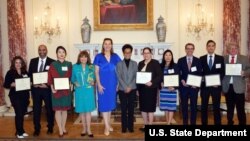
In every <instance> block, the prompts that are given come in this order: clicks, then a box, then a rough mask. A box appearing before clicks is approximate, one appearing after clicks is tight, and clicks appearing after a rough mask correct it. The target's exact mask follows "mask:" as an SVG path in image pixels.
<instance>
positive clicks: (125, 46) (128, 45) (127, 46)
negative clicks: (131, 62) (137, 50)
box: [122, 44, 133, 53]
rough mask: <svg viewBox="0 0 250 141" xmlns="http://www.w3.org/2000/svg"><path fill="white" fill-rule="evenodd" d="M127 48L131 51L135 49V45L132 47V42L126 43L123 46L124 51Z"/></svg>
mask: <svg viewBox="0 0 250 141" xmlns="http://www.w3.org/2000/svg"><path fill="white" fill-rule="evenodd" d="M126 49H130V50H131V52H132V51H133V47H132V45H130V44H125V45H123V47H122V52H123V53H124V51H125V50H126Z"/></svg>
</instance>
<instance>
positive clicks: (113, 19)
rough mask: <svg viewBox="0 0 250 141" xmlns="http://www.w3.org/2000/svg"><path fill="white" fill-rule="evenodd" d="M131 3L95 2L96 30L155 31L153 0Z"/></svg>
mask: <svg viewBox="0 0 250 141" xmlns="http://www.w3.org/2000/svg"><path fill="white" fill-rule="evenodd" d="M130 1H133V2H131V3H130V4H124V3H123V4H122V3H121V2H122V0H94V4H93V5H94V7H93V9H94V30H95V31H105V30H153V25H154V24H153V0H130ZM138 2H141V4H140V3H138ZM121 13H122V14H121ZM119 14H120V15H119Z"/></svg>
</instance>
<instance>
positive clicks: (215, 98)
mask: <svg viewBox="0 0 250 141" xmlns="http://www.w3.org/2000/svg"><path fill="white" fill-rule="evenodd" d="M210 96H211V97H212V104H213V115H214V124H215V125H221V113H220V100H221V89H220V88H215V87H206V88H203V89H202V90H201V122H202V125H207V124H208V103H209V97H210Z"/></svg>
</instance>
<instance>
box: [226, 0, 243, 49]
mask: <svg viewBox="0 0 250 141" xmlns="http://www.w3.org/2000/svg"><path fill="white" fill-rule="evenodd" d="M240 20H241V15H240V1H239V0H224V1H223V46H224V49H223V54H226V45H227V44H228V43H229V42H234V43H237V44H239V45H240V42H241V34H240V29H241V22H240Z"/></svg>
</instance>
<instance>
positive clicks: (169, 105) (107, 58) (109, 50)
mask: <svg viewBox="0 0 250 141" xmlns="http://www.w3.org/2000/svg"><path fill="white" fill-rule="evenodd" d="M215 48H216V43H215V42H214V41H213V40H209V41H208V42H207V44H206V49H207V54H206V55H204V56H201V57H200V58H197V57H195V56H194V55H193V52H194V50H195V46H194V44H192V43H187V44H186V45H185V51H186V56H184V57H182V58H180V59H179V60H178V62H177V63H175V62H174V57H173V53H172V51H171V50H168V49H167V50H166V51H165V52H164V53H163V56H162V60H161V63H160V62H159V61H157V60H155V59H153V55H152V50H151V48H149V47H145V48H144V49H143V52H142V53H143V58H144V59H143V60H142V61H140V62H139V63H138V65H137V62H135V61H134V60H132V59H131V56H132V52H133V47H132V46H131V45H130V44H125V45H124V46H123V48H122V51H123V56H124V59H123V60H121V58H120V57H119V56H118V55H117V54H116V53H114V51H113V41H112V39H111V38H105V39H104V40H103V44H102V51H101V53H99V54H97V55H96V56H95V58H94V61H93V64H91V59H90V55H89V53H88V52H87V51H81V52H80V53H79V55H78V58H77V62H76V64H74V65H72V63H71V62H69V61H66V60H65V59H66V55H67V52H66V49H65V48H64V47H63V46H58V47H57V49H56V55H57V60H56V61H55V60H53V59H51V58H49V57H48V56H47V47H46V46H45V45H40V46H39V47H38V53H39V57H37V58H33V59H31V61H30V66H29V71H28V72H27V71H26V63H25V61H24V60H23V59H22V58H21V57H20V56H17V57H14V58H13V60H12V62H11V67H10V70H9V71H8V72H7V74H6V76H5V82H4V87H5V88H8V89H10V92H9V97H10V100H11V103H12V106H13V107H14V110H15V114H16V116H15V125H16V136H17V138H24V137H25V136H28V134H27V133H26V132H25V130H24V128H23V121H24V115H25V113H26V112H27V107H28V105H29V90H24V91H16V90H15V79H18V78H24V77H30V78H31V81H32V74H33V73H36V72H48V83H46V84H32V83H31V84H32V87H31V95H32V99H33V123H34V133H33V136H39V134H40V129H41V125H40V120H41V109H42V103H43V101H44V104H45V109H46V117H47V123H48V125H47V127H48V130H47V134H52V133H53V127H54V119H55V120H56V123H57V126H58V131H59V137H63V136H64V135H67V134H68V131H67V130H66V122H67V111H68V110H70V109H71V108H72V107H73V105H72V101H73V95H72V91H71V89H74V92H75V96H74V101H75V105H74V106H75V112H76V113H79V115H80V117H81V122H82V125H83V129H82V131H81V133H80V135H81V136H85V135H87V136H88V137H91V138H92V137H94V135H93V133H92V131H91V112H92V111H94V110H95V109H96V107H97V108H98V111H99V112H101V114H102V117H103V121H104V125H105V128H104V134H105V135H107V136H108V135H109V134H110V132H112V131H113V130H114V129H113V128H112V126H111V121H110V120H111V112H112V111H113V110H115V108H116V102H117V100H116V95H117V94H118V95H119V99H120V104H121V112H122V113H121V117H122V121H121V123H122V125H121V127H122V128H121V132H122V133H125V132H131V133H132V132H134V106H135V98H136V95H138V96H139V108H140V111H141V114H142V117H143V121H144V125H151V124H153V121H154V112H155V111H156V107H157V100H158V93H159V100H158V101H159V107H160V110H161V111H165V115H166V122H167V124H168V125H170V124H171V123H172V122H173V121H174V112H175V111H176V110H177V104H176V103H177V101H178V99H177V94H178V92H179V95H180V108H181V112H182V115H183V124H184V125H188V124H191V125H196V115H197V99H198V93H199V91H200V90H201V94H200V96H201V111H202V116H201V118H202V124H203V125H207V124H208V114H207V113H208V103H209V97H210V95H211V97H212V104H213V113H214V124H215V125H220V124H221V116H220V101H221V93H222V92H224V94H225V97H226V105H227V120H228V124H229V125H233V124H234V121H233V114H234V108H235V106H236V109H237V116H238V120H239V124H240V125H245V124H246V114H245V107H244V102H245V95H244V93H245V89H246V85H245V83H246V82H245V78H246V77H247V76H249V75H250V64H249V61H248V59H247V57H245V56H242V55H239V54H238V49H239V46H238V45H237V44H233V43H232V44H229V45H228V47H227V51H228V54H229V55H227V56H225V57H222V56H220V55H217V54H215ZM232 60H233V61H232ZM235 63H237V64H241V65H242V72H241V76H229V75H225V64H235ZM137 72H150V73H151V74H152V75H151V81H149V82H147V83H145V84H136V74H137ZM190 74H191V75H197V76H202V77H205V76H206V75H214V74H215V75H219V76H220V80H221V85H218V86H209V87H207V86H206V84H205V83H206V82H205V81H204V80H203V81H202V83H201V86H200V87H197V86H190V85H188V84H187V77H188V75H190ZM166 75H179V82H180V83H179V86H178V87H164V81H163V80H164V79H163V78H164V76H166ZM55 78H68V79H69V80H70V82H71V83H72V84H73V85H71V86H72V87H73V88H70V89H66V90H56V89H55V87H54V79H55ZM95 88H96V89H97V98H96V97H95ZM96 99H97V105H96ZM189 101H190V102H189ZM189 105H190V110H191V112H190V113H191V115H190V118H189V116H188V115H189V114H188V111H189ZM189 120H190V123H189ZM140 130H141V131H144V127H143V128H140Z"/></svg>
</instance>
